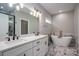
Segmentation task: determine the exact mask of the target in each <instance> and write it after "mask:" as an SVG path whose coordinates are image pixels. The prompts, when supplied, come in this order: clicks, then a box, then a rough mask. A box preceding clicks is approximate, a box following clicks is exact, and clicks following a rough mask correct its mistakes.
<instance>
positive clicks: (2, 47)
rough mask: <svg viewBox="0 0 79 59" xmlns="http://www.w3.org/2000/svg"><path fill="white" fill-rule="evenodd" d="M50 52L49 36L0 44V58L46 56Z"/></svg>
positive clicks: (24, 38) (25, 38)
mask: <svg viewBox="0 0 79 59" xmlns="http://www.w3.org/2000/svg"><path fill="white" fill-rule="evenodd" d="M47 51H48V36H47V35H39V36H30V37H22V38H20V39H18V40H15V41H13V42H2V43H0V56H44V55H46V53H47Z"/></svg>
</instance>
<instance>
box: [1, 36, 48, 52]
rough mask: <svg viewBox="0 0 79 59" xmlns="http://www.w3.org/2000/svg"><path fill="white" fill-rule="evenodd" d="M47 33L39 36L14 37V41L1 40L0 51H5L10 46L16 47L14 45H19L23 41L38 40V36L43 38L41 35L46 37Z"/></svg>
mask: <svg viewBox="0 0 79 59" xmlns="http://www.w3.org/2000/svg"><path fill="white" fill-rule="evenodd" d="M46 36H47V35H39V36H29V37H21V38H20V39H18V40H17V39H16V40H14V41H10V42H8V41H3V42H0V51H1V52H2V51H6V50H8V49H10V48H13V47H16V46H19V45H22V44H24V43H28V42H31V41H34V40H38V39H40V38H43V37H46Z"/></svg>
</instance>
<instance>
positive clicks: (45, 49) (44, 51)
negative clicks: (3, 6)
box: [41, 37, 48, 55]
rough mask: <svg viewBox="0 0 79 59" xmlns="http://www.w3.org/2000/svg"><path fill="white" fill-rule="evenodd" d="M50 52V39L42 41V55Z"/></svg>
mask: <svg viewBox="0 0 79 59" xmlns="http://www.w3.org/2000/svg"><path fill="white" fill-rule="evenodd" d="M47 52H48V38H47V37H45V38H43V40H42V52H41V54H42V55H46V53H47Z"/></svg>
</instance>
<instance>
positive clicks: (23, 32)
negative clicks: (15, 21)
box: [21, 20, 28, 34]
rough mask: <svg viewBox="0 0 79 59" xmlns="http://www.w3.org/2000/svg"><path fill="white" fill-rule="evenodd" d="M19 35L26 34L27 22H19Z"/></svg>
mask: <svg viewBox="0 0 79 59" xmlns="http://www.w3.org/2000/svg"><path fill="white" fill-rule="evenodd" d="M21 34H28V21H25V20H21Z"/></svg>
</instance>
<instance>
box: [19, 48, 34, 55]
mask: <svg viewBox="0 0 79 59" xmlns="http://www.w3.org/2000/svg"><path fill="white" fill-rule="evenodd" d="M18 56H33V49H29V50H26V51H24V52H22V53H21V54H19V55H18Z"/></svg>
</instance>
